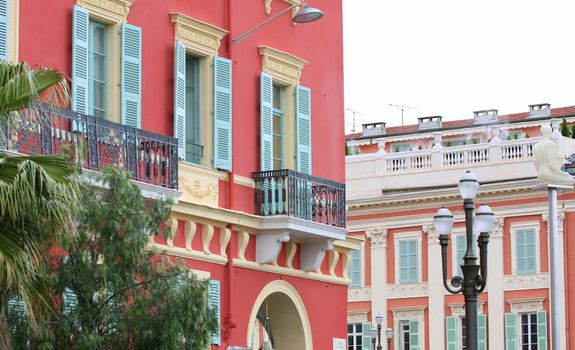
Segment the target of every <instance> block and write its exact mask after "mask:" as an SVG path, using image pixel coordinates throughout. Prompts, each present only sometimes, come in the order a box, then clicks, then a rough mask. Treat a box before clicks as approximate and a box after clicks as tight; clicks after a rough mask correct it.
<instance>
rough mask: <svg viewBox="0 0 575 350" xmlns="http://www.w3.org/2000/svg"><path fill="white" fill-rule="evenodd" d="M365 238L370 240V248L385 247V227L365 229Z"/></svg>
mask: <svg viewBox="0 0 575 350" xmlns="http://www.w3.org/2000/svg"><path fill="white" fill-rule="evenodd" d="M366 234H367V238H369V239H370V241H371V248H372V249H373V248H387V229H385V228H375V229H371V230H368V231H366Z"/></svg>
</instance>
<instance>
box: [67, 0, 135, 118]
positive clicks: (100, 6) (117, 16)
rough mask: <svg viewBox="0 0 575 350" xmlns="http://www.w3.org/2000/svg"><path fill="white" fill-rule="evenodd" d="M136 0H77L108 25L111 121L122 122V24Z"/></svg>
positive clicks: (109, 116)
mask: <svg viewBox="0 0 575 350" xmlns="http://www.w3.org/2000/svg"><path fill="white" fill-rule="evenodd" d="M134 1H135V0H77V1H76V4H77V5H78V6H82V7H83V8H85V9H86V10H88V13H89V14H90V19H95V20H97V21H99V22H102V23H105V24H106V25H107V27H108V33H107V37H108V62H107V64H108V84H107V85H108V87H107V88H108V91H107V97H108V106H107V108H108V115H107V118H108V120H110V121H113V122H116V123H120V122H121V120H122V116H121V113H122V112H121V108H120V104H121V101H120V98H121V97H120V95H121V87H120V82H121V79H122V78H121V77H122V75H121V74H122V73H121V64H122V63H121V49H120V46H121V35H120V34H121V33H120V29H121V25H122V23H124V22H126V19H127V17H128V12H129V11H130V6H132V4H133V3H134Z"/></svg>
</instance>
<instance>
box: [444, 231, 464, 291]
mask: <svg viewBox="0 0 575 350" xmlns="http://www.w3.org/2000/svg"><path fill="white" fill-rule="evenodd" d="M439 244H440V245H441V266H442V267H443V286H444V287H445V289H447V291H448V292H449V293H452V294H458V293H461V291H462V290H463V278H461V277H460V276H455V277H453V278H452V279H451V280H450V283H449V284H447V247H448V246H449V236H448V235H439Z"/></svg>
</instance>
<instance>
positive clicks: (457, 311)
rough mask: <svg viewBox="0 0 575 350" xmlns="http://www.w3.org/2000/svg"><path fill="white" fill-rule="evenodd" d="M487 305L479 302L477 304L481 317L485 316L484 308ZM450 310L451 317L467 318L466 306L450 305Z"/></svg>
mask: <svg viewBox="0 0 575 350" xmlns="http://www.w3.org/2000/svg"><path fill="white" fill-rule="evenodd" d="M484 305H485V303H482V302H478V303H477V313H478V314H479V315H482V314H483V306H484ZM449 308H450V309H451V316H465V304H449Z"/></svg>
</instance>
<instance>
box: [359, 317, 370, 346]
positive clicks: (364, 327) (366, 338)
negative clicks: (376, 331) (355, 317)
mask: <svg viewBox="0 0 575 350" xmlns="http://www.w3.org/2000/svg"><path fill="white" fill-rule="evenodd" d="M361 350H371V323H369V322H364V323H362V324H361Z"/></svg>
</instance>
